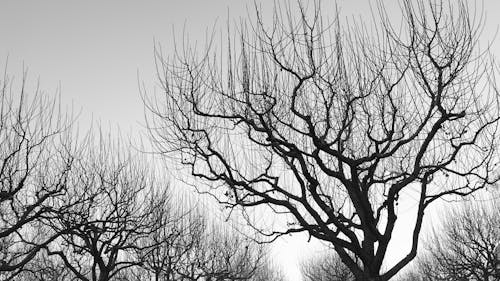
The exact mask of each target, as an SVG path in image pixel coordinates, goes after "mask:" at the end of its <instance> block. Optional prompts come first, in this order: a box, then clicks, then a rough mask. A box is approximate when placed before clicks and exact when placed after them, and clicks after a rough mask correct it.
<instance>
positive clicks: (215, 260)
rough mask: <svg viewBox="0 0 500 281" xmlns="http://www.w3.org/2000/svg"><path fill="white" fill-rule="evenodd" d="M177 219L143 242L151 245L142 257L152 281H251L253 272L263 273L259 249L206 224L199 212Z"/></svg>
mask: <svg viewBox="0 0 500 281" xmlns="http://www.w3.org/2000/svg"><path fill="white" fill-rule="evenodd" d="M177 218H180V219H177V220H176V222H175V223H173V224H171V225H169V226H167V227H163V228H161V229H158V231H157V232H156V233H154V234H152V235H150V236H149V237H147V238H146V239H145V243H144V244H145V245H154V246H147V247H145V249H146V251H145V254H143V260H144V263H143V267H144V268H146V269H147V270H148V271H149V272H150V273H151V275H152V279H153V280H166V281H168V280H192V281H195V280H205V281H210V280H220V281H231V280H254V279H252V278H254V277H255V276H256V275H257V272H261V271H262V273H264V272H263V271H264V266H265V265H266V263H265V261H266V259H265V257H266V254H267V253H266V252H265V249H264V247H263V246H261V245H258V244H256V243H255V242H254V241H252V240H249V239H246V238H244V237H242V236H241V235H239V234H238V233H237V232H235V231H234V230H233V229H230V228H228V227H227V226H225V225H221V224H213V223H210V221H211V219H210V218H208V217H206V216H205V215H203V214H202V213H201V210H191V211H190V212H188V213H185V214H184V215H181V216H178V217H177Z"/></svg>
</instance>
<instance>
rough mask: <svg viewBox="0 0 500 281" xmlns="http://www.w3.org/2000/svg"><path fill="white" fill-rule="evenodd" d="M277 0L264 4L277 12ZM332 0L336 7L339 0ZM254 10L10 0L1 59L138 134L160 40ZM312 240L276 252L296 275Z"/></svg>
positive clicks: (179, 0) (200, 0)
mask: <svg viewBox="0 0 500 281" xmlns="http://www.w3.org/2000/svg"><path fill="white" fill-rule="evenodd" d="M272 2H273V1H266V2H264V3H266V4H261V5H262V7H263V9H264V10H270V9H272V4H271V3H272ZM324 2H325V4H327V5H330V6H326V7H325V5H323V6H324V7H325V9H329V8H331V6H332V3H333V1H324ZM386 2H387V3H388V7H389V8H388V9H389V10H391V11H392V9H397V6H398V5H397V4H396V3H397V1H395V0H391V1H386ZM337 3H338V5H339V7H340V9H341V12H342V16H344V17H351V16H353V15H354V16H357V17H368V16H369V10H370V9H369V5H368V3H369V1H368V0H354V1H348V0H340V1H337ZM478 3H480V2H478ZM484 6H485V14H486V16H487V19H486V28H485V32H484V35H483V38H484V42H483V46H485V45H486V44H487V42H488V41H491V40H492V37H493V35H494V34H495V31H496V29H497V28H498V23H499V18H498V15H497V14H496V13H497V12H498V11H499V10H500V9H499V8H500V4H499V1H497V0H485V1H484ZM252 7H253V1H245V0H212V1H209V0H148V1H145V0H141V1H139V0H137V1H132V0H91V1H89V0H85V1H83V0H81V1H76V0H43V1H40V0H31V1H27V0H2V1H1V5H0V63H1V65H2V66H4V65H5V62H6V59H7V57H8V60H9V64H8V73H9V74H11V75H15V76H16V77H17V78H18V79H20V78H21V76H22V75H21V69H22V66H23V64H24V66H25V67H26V68H27V69H28V70H29V77H30V78H31V79H33V80H36V79H38V78H40V85H41V88H42V89H44V90H45V91H46V92H48V93H51V92H55V91H56V89H57V88H58V87H60V89H61V97H62V99H63V102H64V103H65V104H66V105H68V106H69V105H71V104H73V106H74V108H75V109H76V110H77V111H82V114H81V121H83V120H90V118H93V119H94V120H98V121H100V122H102V123H103V124H110V125H111V126H120V127H121V129H122V130H123V131H126V132H132V133H135V132H139V131H140V130H141V126H140V125H139V124H141V123H143V107H142V102H141V99H140V95H139V91H138V81H140V82H141V83H144V85H145V86H146V87H147V88H148V89H149V90H153V89H154V87H155V83H156V81H155V71H154V64H153V62H154V60H153V47H154V43H153V42H154V41H156V42H157V43H159V44H161V45H162V46H163V47H164V53H166V54H168V52H169V51H170V50H171V49H169V48H171V46H172V43H173V40H172V34H173V33H177V34H180V33H182V30H183V28H185V30H186V34H188V35H189V36H190V38H191V40H193V41H194V40H197V41H199V42H203V41H204V38H205V34H206V32H207V30H210V27H211V26H213V25H214V23H216V21H218V22H219V24H220V26H222V27H223V23H224V22H225V21H226V19H227V18H228V15H229V19H230V21H238V19H239V18H241V17H246V14H247V9H252ZM497 37H498V36H497ZM496 40H497V41H498V38H497V39H496ZM494 46H499V45H498V43H496V45H494ZM494 50H495V52H496V53H497V54H498V53H499V52H498V51H496V49H494ZM497 57H498V56H497ZM304 239H305V238H304V237H299V238H295V239H291V240H287V241H285V242H283V241H282V242H280V244H279V247H278V250H277V251H276V257H277V258H278V259H280V260H283V264H284V266H285V267H286V269H287V271H288V272H289V274H290V276H291V277H293V276H296V275H297V274H298V272H297V267H296V266H294V263H295V262H296V257H297V256H300V254H301V252H303V249H304V247H307V246H304V245H305V244H304V243H302V244H300V243H298V242H297V241H299V240H300V241H302V240H304ZM401 239H404V238H401ZM291 280H299V279H291Z"/></svg>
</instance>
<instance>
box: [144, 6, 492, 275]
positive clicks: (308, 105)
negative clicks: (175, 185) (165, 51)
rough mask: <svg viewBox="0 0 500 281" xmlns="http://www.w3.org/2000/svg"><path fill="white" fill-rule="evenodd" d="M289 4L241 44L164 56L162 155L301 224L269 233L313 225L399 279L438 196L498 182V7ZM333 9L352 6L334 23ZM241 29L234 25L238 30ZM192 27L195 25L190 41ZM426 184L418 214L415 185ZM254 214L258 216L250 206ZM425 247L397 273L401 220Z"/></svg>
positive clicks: (259, 18) (155, 117) (246, 28)
mask: <svg viewBox="0 0 500 281" xmlns="http://www.w3.org/2000/svg"><path fill="white" fill-rule="evenodd" d="M312 2H313V7H312V9H309V8H308V7H306V6H305V5H304V3H303V2H302V1H299V2H298V12H297V14H294V12H293V11H292V9H293V8H292V7H291V6H289V5H288V4H286V2H285V3H284V4H277V5H278V6H277V7H276V8H275V10H274V12H273V13H272V23H271V24H270V25H268V24H266V20H265V19H266V18H265V16H264V15H263V12H262V11H260V10H259V8H257V11H256V19H255V21H254V22H252V23H243V24H241V26H240V28H238V33H237V34H236V35H235V36H234V39H233V38H232V35H231V31H228V35H227V36H228V40H227V42H226V44H225V47H221V49H219V48H215V47H214V45H215V44H214V42H213V38H212V41H209V42H208V44H207V45H206V46H207V47H206V49H205V50H202V51H201V52H200V48H199V46H192V45H190V44H189V42H186V41H183V42H182V46H176V49H175V50H176V53H174V54H169V55H168V58H169V59H166V58H165V57H163V55H162V54H161V53H159V52H158V55H157V57H156V58H157V60H156V62H157V66H158V74H159V77H160V82H161V85H162V87H163V91H162V93H161V94H158V95H156V96H154V97H148V96H147V94H146V93H143V96H144V99H145V104H146V107H147V109H148V110H149V112H150V114H149V116H148V119H147V122H148V123H147V124H148V126H149V130H150V133H151V137H152V140H153V143H154V144H155V145H156V149H157V151H158V152H159V153H162V154H168V155H169V156H170V157H176V159H177V160H178V162H179V163H181V164H182V165H184V166H186V167H187V169H188V170H189V171H190V172H191V174H192V175H193V176H194V177H196V178H198V179H200V181H199V183H200V184H201V183H206V185H207V188H206V189H204V188H203V187H201V186H200V185H198V186H197V188H198V189H199V190H200V191H201V192H203V193H210V194H212V195H213V196H214V197H215V198H217V200H218V201H219V202H220V203H221V204H223V205H225V206H226V207H228V208H238V207H241V209H243V210H244V212H247V211H249V209H251V208H254V207H257V206H262V207H263V208H267V210H269V211H273V212H275V213H276V214H278V215H279V216H281V217H282V218H283V220H284V221H285V220H286V223H283V225H282V226H281V227H280V226H278V225H276V226H275V227H274V228H273V229H267V228H263V227H261V225H259V224H258V223H257V222H255V221H249V222H250V223H251V224H252V225H253V226H254V227H255V228H256V229H258V230H259V231H261V232H262V233H264V234H266V235H269V236H270V237H272V238H275V237H276V236H279V235H284V234H289V233H296V232H303V231H305V232H308V234H310V235H311V236H313V237H315V238H317V239H320V240H323V241H326V242H328V243H330V244H331V246H332V247H333V248H334V249H335V251H336V252H337V254H338V255H339V257H340V259H341V260H342V262H343V263H344V264H345V265H346V266H347V267H348V268H349V269H350V270H351V272H352V273H353V275H354V276H355V280H377V281H380V280H389V279H390V278H392V277H394V276H395V275H396V273H397V272H399V271H400V270H401V269H402V268H404V267H405V266H406V265H407V264H408V263H409V262H410V261H411V260H413V259H414V257H415V256H416V253H417V248H418V241H419V235H420V231H421V227H422V222H423V219H424V213H425V210H426V208H427V207H428V206H429V205H430V204H431V203H432V202H434V201H435V200H437V199H440V198H443V197H445V196H466V195H469V194H471V193H473V192H474V191H476V190H479V189H481V188H483V187H485V186H487V185H489V184H493V183H495V182H497V181H498V179H499V177H498V173H497V172H496V168H495V165H496V164H497V162H498V159H499V158H498V154H497V152H498V147H499V143H498V142H499V140H500V138H499V136H498V121H499V116H500V114H499V108H500V107H499V99H498V91H497V88H496V84H495V81H494V76H493V73H492V72H493V71H494V69H495V64H494V62H493V60H492V58H491V57H490V56H489V54H488V53H487V52H483V51H482V50H480V49H479V47H478V42H480V34H481V30H482V25H483V19H484V18H483V15H482V14H481V13H477V12H476V11H474V10H471V9H470V8H469V6H468V4H469V2H468V1H439V0H428V1H424V0H422V1H410V0H405V1H401V2H400V3H401V7H402V14H403V17H402V21H401V22H399V21H398V22H396V23H394V22H391V20H390V19H389V17H388V16H387V14H386V12H385V9H384V7H383V3H382V1H378V2H377V3H378V5H376V7H377V8H378V11H379V13H378V15H375V16H374V18H375V17H379V22H376V23H373V24H371V25H370V26H367V25H366V24H364V23H363V22H350V23H349V24H348V26H347V27H344V26H343V24H342V23H341V22H340V20H339V18H341V16H340V15H338V14H336V13H335V12H332V13H330V12H326V9H324V8H323V7H320V4H319V3H320V1H312ZM323 13H328V14H333V15H334V16H336V18H334V19H333V20H329V19H326V18H323V17H322V14H323ZM228 29H230V27H228ZM183 38H186V37H183ZM409 190H411V191H412V192H413V193H416V194H417V195H416V198H417V204H416V205H415V207H414V208H412V211H413V213H414V215H415V217H416V219H415V221H412V222H411V226H410V225H408V224H409V223H410V222H409V221H407V220H405V221H403V222H400V220H398V214H399V211H398V210H399V209H398V202H399V198H400V195H401V194H404V193H405V192H407V191H409ZM246 217H252V216H246ZM401 223H403V224H405V225H406V227H411V229H412V234H411V238H410V239H409V243H411V245H410V246H411V247H410V250H409V251H408V252H407V253H406V254H405V255H404V256H403V257H402V258H401V259H400V260H398V261H396V262H395V263H394V265H392V266H390V267H387V268H385V269H382V265H383V263H384V261H385V260H386V255H387V249H388V246H389V244H390V241H391V240H392V238H393V236H394V229H396V225H397V224H398V225H399V224H401Z"/></svg>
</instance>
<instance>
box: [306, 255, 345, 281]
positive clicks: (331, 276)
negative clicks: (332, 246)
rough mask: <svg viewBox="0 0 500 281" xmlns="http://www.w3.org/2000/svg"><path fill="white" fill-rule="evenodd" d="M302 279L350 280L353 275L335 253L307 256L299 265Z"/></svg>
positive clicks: (315, 280)
mask: <svg viewBox="0 0 500 281" xmlns="http://www.w3.org/2000/svg"><path fill="white" fill-rule="evenodd" d="M300 269H301V272H302V278H303V280H304V281H352V280H354V276H353V275H352V273H351V271H350V270H349V268H348V267H347V266H346V265H345V264H343V263H342V261H341V260H340V258H339V257H338V256H337V255H333V254H327V255H322V256H317V257H313V258H309V259H307V260H304V261H302V263H301V265H300Z"/></svg>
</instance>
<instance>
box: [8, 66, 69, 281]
mask: <svg viewBox="0 0 500 281" xmlns="http://www.w3.org/2000/svg"><path fill="white" fill-rule="evenodd" d="M27 84H29V83H28V82H27V73H24V74H23V77H22V80H21V81H20V83H19V85H16V83H15V81H14V79H13V78H11V77H9V76H8V75H7V73H6V72H5V73H4V76H3V77H2V78H1V79H0V279H2V278H3V279H2V280H5V279H7V280H8V279H10V278H13V277H14V276H16V275H17V274H18V273H19V272H20V271H21V270H22V269H23V268H24V267H25V266H26V264H27V263H28V262H29V261H30V260H32V259H33V258H34V257H35V256H36V255H37V253H38V252H39V251H40V250H41V249H42V248H43V247H44V246H45V245H47V244H48V243H50V242H51V241H53V240H54V239H56V238H57V237H58V235H60V233H59V232H54V231H47V229H43V228H38V227H37V224H38V223H39V221H40V219H42V218H44V217H50V216H52V214H53V212H54V209H53V207H52V205H51V200H53V199H54V198H57V197H59V196H62V195H63V194H64V193H65V192H66V190H67V178H68V173H69V172H70V170H71V167H72V163H73V151H72V150H73V149H72V148H71V147H72V144H71V143H70V139H69V138H67V133H68V127H69V125H70V121H71V120H69V119H68V118H66V117H65V116H64V114H62V113H61V112H60V107H59V104H58V100H57V99H55V98H52V97H50V96H46V95H44V94H42V93H41V90H40V89H38V88H37V89H35V90H33V91H30V90H29V89H28V86H27ZM28 92H29V93H30V94H28Z"/></svg>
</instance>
